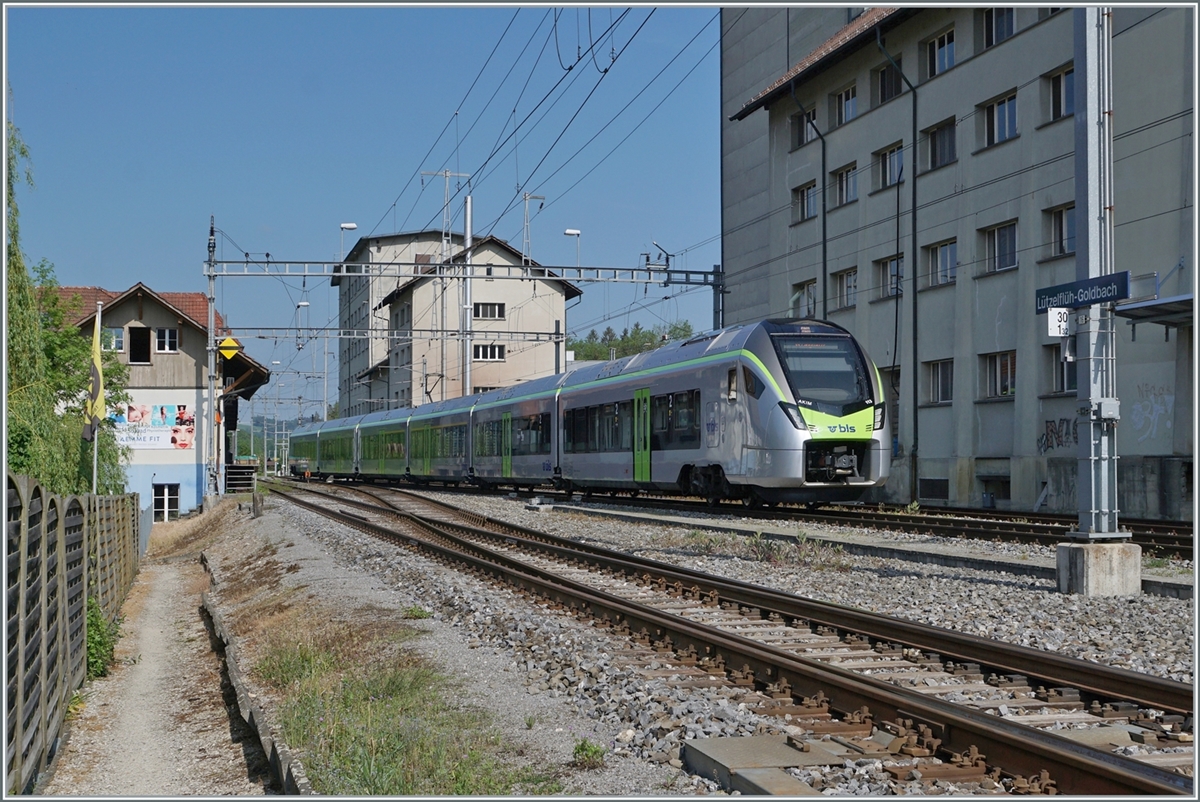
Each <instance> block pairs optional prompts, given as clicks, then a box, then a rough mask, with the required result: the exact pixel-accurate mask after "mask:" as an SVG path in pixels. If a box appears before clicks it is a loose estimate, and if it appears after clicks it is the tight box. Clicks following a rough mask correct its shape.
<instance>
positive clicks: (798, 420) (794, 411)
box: [779, 401, 808, 432]
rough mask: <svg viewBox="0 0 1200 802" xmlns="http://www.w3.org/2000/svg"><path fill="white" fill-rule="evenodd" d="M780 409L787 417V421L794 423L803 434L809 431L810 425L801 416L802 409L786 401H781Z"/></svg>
mask: <svg viewBox="0 0 1200 802" xmlns="http://www.w3.org/2000/svg"><path fill="white" fill-rule="evenodd" d="M779 407H780V409H782V410H783V413H784V414H785V415H787V419H788V420H790V421H791V422H792V425H793V426H795V427H796V428H797V429H799V430H800V431H802V432H805V431H808V425H807V424H806V423H805V422H804V416H803V415H801V414H800V407H798V406H796V405H795V404H789V403H788V402H786V401H780V402H779Z"/></svg>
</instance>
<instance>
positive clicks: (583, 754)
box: [573, 738, 604, 769]
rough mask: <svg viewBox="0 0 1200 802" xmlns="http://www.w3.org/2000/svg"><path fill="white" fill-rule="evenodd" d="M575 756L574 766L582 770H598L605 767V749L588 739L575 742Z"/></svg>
mask: <svg viewBox="0 0 1200 802" xmlns="http://www.w3.org/2000/svg"><path fill="white" fill-rule="evenodd" d="M574 756H575V760H574V761H573V762H574V764H575V765H576V766H578V767H579V768H581V769H598V768H600V767H601V766H603V765H604V747H603V746H600V745H599V744H594V743H592V742H591V741H589V740H588V739H587V738H580V739H579V740H578V741H576V742H575V752H574Z"/></svg>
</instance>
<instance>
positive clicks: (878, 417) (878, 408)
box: [875, 404, 887, 429]
mask: <svg viewBox="0 0 1200 802" xmlns="http://www.w3.org/2000/svg"><path fill="white" fill-rule="evenodd" d="M886 410H887V406H886V405H884V404H876V405H875V428H876V429H882V428H883V414H884V412H885V411H886Z"/></svg>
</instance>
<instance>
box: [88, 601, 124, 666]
mask: <svg viewBox="0 0 1200 802" xmlns="http://www.w3.org/2000/svg"><path fill="white" fill-rule="evenodd" d="M120 628H121V620H120V619H119V618H118V619H117V620H116V621H114V622H113V623H111V624H110V623H108V621H107V620H106V619H105V618H104V611H102V610H101V609H100V602H98V601H96V597H95V596H89V597H88V600H87V678H88V679H95V678H96V677H106V676H108V669H109V668H110V667H111V666H112V664H113V652H114V651H115V650H116V647H117V637H118V635H119V633H120Z"/></svg>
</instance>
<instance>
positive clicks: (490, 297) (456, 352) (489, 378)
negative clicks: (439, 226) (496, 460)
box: [332, 230, 581, 417]
mask: <svg viewBox="0 0 1200 802" xmlns="http://www.w3.org/2000/svg"><path fill="white" fill-rule="evenodd" d="M346 262H347V266H346V272H345V273H344V274H343V275H340V276H335V277H334V278H333V280H332V281H333V284H334V286H336V287H338V292H339V295H338V304H339V317H340V320H341V328H342V329H343V330H350V331H362V332H365V333H366V335H367V336H363V337H356V338H342V339H341V340H340V341H339V343H340V346H339V357H340V358H339V360H338V366H339V367H338V370H339V376H338V408H339V415H340V416H341V417H350V416H353V415H362V414H366V413H369V412H376V411H379V410H381V409H400V408H404V407H411V406H417V405H419V404H422V403H427V402H430V401H441V400H445V399H449V398H458V397H460V396H462V395H463V394H464V390H463V381H464V372H463V358H462V348H463V338H462V337H460V336H459V332H460V331H462V330H463V324H464V322H465V321H464V318H463V305H464V295H463V281H464V279H463V276H464V275H465V274H466V271H465V270H464V267H463V236H462V235H461V234H458V233H454V234H451V236H450V237H449V238H445V237H443V234H442V232H441V231H440V230H437V231H420V232H412V233H405V234H394V235H386V236H379V237H369V238H363V239H360V240H359V241H358V243H356V244H355V246H354V247H353V248H352V249H351V250H350V252H349V253H348V254H347V255H346ZM387 263H395V265H394V266H392V267H389V268H387V269H386V270H385V271H384V272H386V273H388V275H379V274H378V272H379V271H376V274H374V275H373V274H372V272H371V271H372V268H371V267H370V265H380V264H387ZM397 274H399V275H397ZM529 274H532V276H533V277H529V278H522V276H527V275H529ZM471 275H472V276H473V278H472V279H471V280H470V281H471V297H472V302H471V310H470V312H471V321H470V329H471V332H472V342H471V371H470V379H469V381H470V383H471V387H469V388H467V392H468V393H479V392H483V391H484V390H488V389H493V388H496V387H506V386H509V385H511V384H516V383H517V382H520V381H525V380H528V379H532V378H537V377H538V376H546V375H550V374H553V373H555V372H557V371H559V370H562V369H565V368H564V367H562V366H563V364H564V363H563V359H564V357H565V354H564V352H563V342H562V337H561V336H559V335H564V336H565V331H566V302H567V301H568V300H570V299H573V298H576V297H578V296H579V295H580V294H581V292H580V290H579V289H578V288H577V287H575V286H574V285H572V284H571V283H570V282H567V281H565V280H563V279H559V278H555V277H554V276H552V275H550V274H548V272H547V271H546V270H545V269H543V268H541V267H540V266H539V265H538V264H537V263H536V262H533V261H532V260H528V259H526V258H524V257H523V255H522V253H521V252H520V251H518V250H516V249H514V248H513V247H512V246H511V245H509V244H508V243H507V242H505V241H503V240H501V239H498V238H496V237H491V236H489V237H484V238H481V239H479V240H476V241H475V242H474V243H473V246H472V268H471ZM556 332H557V334H556Z"/></svg>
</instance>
